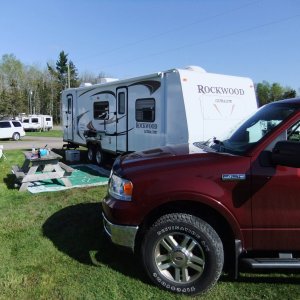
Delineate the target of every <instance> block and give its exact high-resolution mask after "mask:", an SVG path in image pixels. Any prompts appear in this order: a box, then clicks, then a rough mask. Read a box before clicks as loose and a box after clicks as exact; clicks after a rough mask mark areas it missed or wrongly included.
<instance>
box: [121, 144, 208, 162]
mask: <svg viewBox="0 0 300 300" xmlns="http://www.w3.org/2000/svg"><path fill="white" fill-rule="evenodd" d="M197 144H198V143H194V144H180V145H172V146H164V147H160V148H154V149H149V150H144V151H140V152H134V153H131V154H127V155H125V156H123V157H122V158H121V163H124V164H130V163H134V162H136V161H144V160H149V159H152V160H153V159H161V158H168V157H176V156H186V155H192V154H205V153H207V152H206V151H205V150H203V149H201V148H200V147H197Z"/></svg>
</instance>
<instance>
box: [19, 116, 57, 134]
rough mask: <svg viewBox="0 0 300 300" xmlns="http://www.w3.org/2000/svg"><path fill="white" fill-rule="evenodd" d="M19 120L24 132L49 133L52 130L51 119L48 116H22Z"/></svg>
mask: <svg viewBox="0 0 300 300" xmlns="http://www.w3.org/2000/svg"><path fill="white" fill-rule="evenodd" d="M19 119H20V120H21V122H22V125H23V127H24V129H25V131H49V130H51V129H53V118H52V116H49V115H29V116H25V115H23V116H21V117H20V118H19Z"/></svg>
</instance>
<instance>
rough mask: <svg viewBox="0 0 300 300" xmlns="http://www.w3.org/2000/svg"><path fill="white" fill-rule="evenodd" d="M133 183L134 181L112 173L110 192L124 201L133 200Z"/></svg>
mask: <svg viewBox="0 0 300 300" xmlns="http://www.w3.org/2000/svg"><path fill="white" fill-rule="evenodd" d="M132 190H133V185H132V182H131V181H129V180H126V179H123V178H121V177H118V176H117V175H115V174H112V175H111V177H110V180H109V186H108V192H109V194H110V195H111V196H112V197H114V198H116V199H118V200H123V201H131V195H132Z"/></svg>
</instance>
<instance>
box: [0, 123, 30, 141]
mask: <svg viewBox="0 0 300 300" xmlns="http://www.w3.org/2000/svg"><path fill="white" fill-rule="evenodd" d="M23 136H25V131H24V128H23V126H22V124H21V122H20V121H17V120H1V121H0V139H13V140H14V141H18V140H19V139H20V138H21V137H23Z"/></svg>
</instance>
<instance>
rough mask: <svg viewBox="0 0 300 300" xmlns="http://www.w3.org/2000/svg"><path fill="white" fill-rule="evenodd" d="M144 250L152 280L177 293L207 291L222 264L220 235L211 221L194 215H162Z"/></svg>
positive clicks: (220, 269)
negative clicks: (211, 224)
mask: <svg viewBox="0 0 300 300" xmlns="http://www.w3.org/2000/svg"><path fill="white" fill-rule="evenodd" d="M141 250H142V258H143V262H144V266H145V269H146V271H147V273H148V275H149V277H150V278H151V280H152V281H153V282H154V283H155V284H156V285H158V286H159V287H160V288H163V289H166V290H168V291H171V292H175V293H180V294H186V295H188V294H189V295H196V294H199V293H204V292H206V291H207V290H209V289H210V288H211V287H212V286H213V285H214V284H215V283H216V282H217V280H218V279H219V277H220V275H221V272H222V268H223V262H224V253H223V245H222V242H221V239H220V237H219V236H218V234H217V233H216V232H215V230H214V229H213V228H212V227H211V226H210V225H209V224H208V223H206V222H205V221H203V220H202V219H200V218H198V217H196V216H193V215H188V214H183V213H173V214H169V215H165V216H162V217H161V218H160V219H158V221H156V222H155V223H154V225H153V226H152V227H151V228H150V229H149V230H148V231H147V233H146V235H145V237H144V240H143V243H142V249H141Z"/></svg>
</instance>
